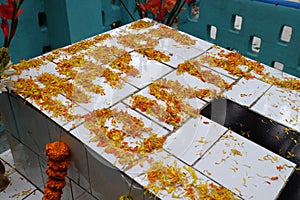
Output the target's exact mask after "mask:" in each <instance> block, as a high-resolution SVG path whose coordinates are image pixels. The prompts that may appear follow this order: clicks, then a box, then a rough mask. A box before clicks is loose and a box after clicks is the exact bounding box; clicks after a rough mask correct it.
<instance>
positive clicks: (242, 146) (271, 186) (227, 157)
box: [195, 131, 296, 200]
mask: <svg viewBox="0 0 300 200" xmlns="http://www.w3.org/2000/svg"><path fill="white" fill-rule="evenodd" d="M295 166H296V165H295V164H294V163H292V162H290V161H288V160H286V159H284V158H282V157H280V156H278V155H276V154H274V153H272V152H271V151H269V150H267V149H264V148H262V147H261V146H258V145H257V144H255V143H253V142H251V141H249V140H247V139H246V138H244V137H242V136H240V135H238V134H236V133H234V132H232V131H228V132H227V133H226V134H225V135H224V136H223V137H222V138H221V140H220V141H219V142H217V143H216V144H215V145H214V146H213V147H212V148H211V149H210V150H209V151H208V152H207V153H206V154H205V155H204V156H203V158H202V159H200V160H199V161H198V162H197V163H196V165H195V168H196V169H198V170H199V171H200V172H202V173H204V174H206V175H207V176H208V177H210V178H211V179H213V180H215V181H217V182H218V183H219V184H221V185H223V186H225V187H227V188H229V189H230V190H232V191H233V192H235V193H237V194H238V195H239V196H241V197H242V198H245V199H258V200H261V199H276V197H277V196H278V194H279V193H280V191H281V189H282V188H283V187H284V185H285V183H286V181H287V180H288V178H289V176H290V175H291V174H292V172H293V171H294V168H295Z"/></svg>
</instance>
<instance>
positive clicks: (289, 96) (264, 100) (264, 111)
mask: <svg viewBox="0 0 300 200" xmlns="http://www.w3.org/2000/svg"><path fill="white" fill-rule="evenodd" d="M299 108H300V92H297V91H290V90H287V89H283V88H278V87H276V86H272V87H271V88H270V89H269V90H268V91H267V93H266V94H265V95H263V96H262V97H261V99H260V100H259V101H258V102H257V103H256V104H255V105H254V106H252V108H251V109H252V110H253V111H255V112H257V113H259V114H261V115H264V116H267V117H269V118H270V119H272V120H274V121H277V122H279V123H281V124H283V125H285V126H287V127H289V128H292V129H295V130H296V131H298V132H299V131H300V123H299V122H300V115H299Z"/></svg>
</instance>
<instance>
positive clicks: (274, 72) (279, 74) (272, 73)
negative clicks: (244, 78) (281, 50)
mask: <svg viewBox="0 0 300 200" xmlns="http://www.w3.org/2000/svg"><path fill="white" fill-rule="evenodd" d="M262 65H263V66H264V70H263V74H264V75H265V74H268V77H275V78H278V79H279V80H283V79H285V78H297V77H295V76H292V75H290V74H288V73H285V72H283V71H281V70H278V69H276V68H273V67H270V66H267V65H264V64H262ZM251 74H252V75H253V76H255V77H256V78H258V79H261V78H265V77H264V75H260V74H257V73H255V71H254V70H252V71H251Z"/></svg>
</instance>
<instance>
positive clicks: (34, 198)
mask: <svg viewBox="0 0 300 200" xmlns="http://www.w3.org/2000/svg"><path fill="white" fill-rule="evenodd" d="M43 196H44V194H43V193H42V192H41V191H39V190H35V191H33V192H32V193H31V194H30V195H29V196H27V197H26V198H25V199H24V200H41V199H42V198H43Z"/></svg>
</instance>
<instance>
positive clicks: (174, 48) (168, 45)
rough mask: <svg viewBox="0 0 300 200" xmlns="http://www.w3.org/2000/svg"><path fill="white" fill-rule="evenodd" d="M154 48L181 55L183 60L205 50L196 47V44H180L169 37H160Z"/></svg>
mask: <svg viewBox="0 0 300 200" xmlns="http://www.w3.org/2000/svg"><path fill="white" fill-rule="evenodd" d="M156 49H157V50H161V51H168V52H170V53H172V54H173V55H176V56H180V57H183V58H184V59H185V60H187V59H191V58H194V57H196V56H199V55H200V54H202V53H203V52H204V51H205V50H202V49H198V48H196V46H186V45H180V44H178V43H177V42H175V40H173V39H171V38H163V39H160V40H159V44H158V45H157V46H156Z"/></svg>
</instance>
